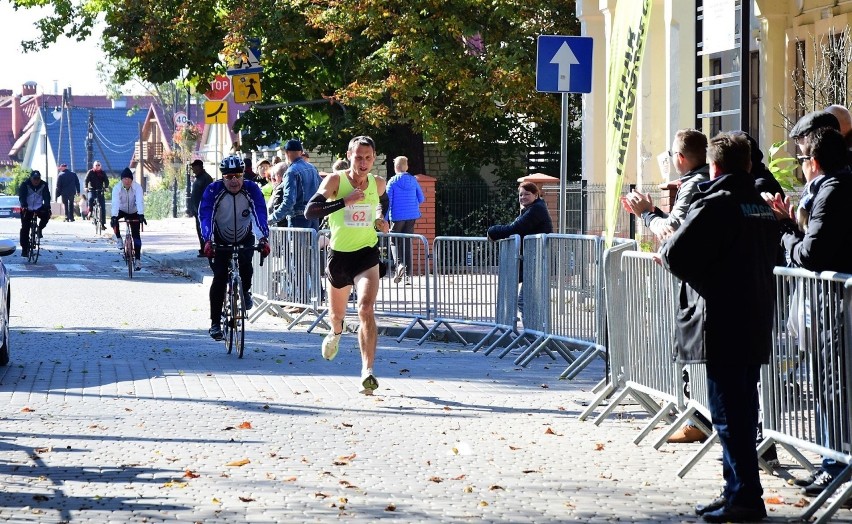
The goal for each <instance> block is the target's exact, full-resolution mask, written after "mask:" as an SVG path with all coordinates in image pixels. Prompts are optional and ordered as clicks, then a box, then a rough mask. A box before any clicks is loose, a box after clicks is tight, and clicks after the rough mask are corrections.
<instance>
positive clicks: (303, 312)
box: [286, 308, 316, 331]
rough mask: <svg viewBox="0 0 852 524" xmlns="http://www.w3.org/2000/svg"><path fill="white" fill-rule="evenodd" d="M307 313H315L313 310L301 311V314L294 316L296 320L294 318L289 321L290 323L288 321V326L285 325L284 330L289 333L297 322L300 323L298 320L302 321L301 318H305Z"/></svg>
mask: <svg viewBox="0 0 852 524" xmlns="http://www.w3.org/2000/svg"><path fill="white" fill-rule="evenodd" d="M308 313H316V311H314V310H313V309H307V308H305V309H303V310H302V312H301V313H299V314H298V315H297V316H296V318H294V319H293V320H291V321H290V324H288V325H287V328H286V329H287V331H290V330H291V329H293V326H295V325H296V324H298V323H299V321H300V320H302V319H303V318H305V317H306V316H307V315H308Z"/></svg>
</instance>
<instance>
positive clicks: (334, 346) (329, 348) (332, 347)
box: [322, 332, 343, 360]
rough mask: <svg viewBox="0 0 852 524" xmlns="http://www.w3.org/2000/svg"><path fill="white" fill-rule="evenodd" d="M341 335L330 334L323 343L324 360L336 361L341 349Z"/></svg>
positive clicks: (341, 333)
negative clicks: (335, 358) (338, 351)
mask: <svg viewBox="0 0 852 524" xmlns="http://www.w3.org/2000/svg"><path fill="white" fill-rule="evenodd" d="M341 335H343V332H340V333H329V334H328V335H326V336H325V338H324V339H323V341H322V358H324V359H326V360H334V357H336V356H337V350H338V349H339V348H340V336H341Z"/></svg>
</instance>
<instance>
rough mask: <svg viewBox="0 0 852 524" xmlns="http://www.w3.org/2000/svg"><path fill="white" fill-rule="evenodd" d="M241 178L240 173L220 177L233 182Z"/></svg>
mask: <svg viewBox="0 0 852 524" xmlns="http://www.w3.org/2000/svg"><path fill="white" fill-rule="evenodd" d="M242 177H243V174H242V173H228V174H227V175H222V178H224V179H225V180H233V179H235V178H242Z"/></svg>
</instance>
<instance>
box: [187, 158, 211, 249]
mask: <svg viewBox="0 0 852 524" xmlns="http://www.w3.org/2000/svg"><path fill="white" fill-rule="evenodd" d="M189 167H190V168H192V173H193V175H195V180H194V181H193V182H192V192H191V193H190V195H189V198H190V212H191V213H192V216H194V217H195V233H196V234H197V235H198V246H199V247H198V256H199V257H203V256H204V239H203V238H201V223H200V222H199V221H198V206H199V204H201V197H202V196H204V190H205V189H207V186H209V185H210V184H211V183H212V182H213V177H212V176H210V175H209V174H208V173H207V171H205V170H204V162H203V161H201V160H199V159H195V160H193V161H192V163H191V164H189Z"/></svg>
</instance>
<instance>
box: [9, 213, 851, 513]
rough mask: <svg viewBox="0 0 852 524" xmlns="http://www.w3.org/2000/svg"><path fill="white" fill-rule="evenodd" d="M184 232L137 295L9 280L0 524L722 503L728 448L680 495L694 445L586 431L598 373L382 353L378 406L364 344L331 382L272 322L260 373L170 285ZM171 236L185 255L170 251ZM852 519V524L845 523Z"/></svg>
mask: <svg viewBox="0 0 852 524" xmlns="http://www.w3.org/2000/svg"><path fill="white" fill-rule="evenodd" d="M162 222H166V221H162ZM179 222H180V221H175V222H174V223H173V222H169V223H168V224H167V223H162V224H160V223H158V222H154V221H152V224H151V225H150V226H149V228H148V232H147V233H146V235H145V237H144V240H145V245H144V246H143V254H144V256H143V258H144V260H145V271H144V272H143V273H142V274H141V276H140V278H135V277H134V280H133V281H130V280H129V279H127V278H126V277H123V276H122V274H121V272H120V271H114V272H112V271H107V272H106V273H105V274H98V273H97V272H94V273H93V272H77V273H70V272H56V273H55V274H49V273H46V272H36V271H32V272H29V273H27V272H25V271H18V272H15V273H14V274H13V277H12V278H13V282H12V285H13V295H12V297H13V298H12V311H13V318H12V338H11V342H12V361H11V362H10V364H9V365H8V366H6V367H3V368H0V406H2V419H0V482H2V483H3V491H2V494H0V519H3V520H5V521H8V522H81V523H82V522H115V523H125V522H173V521H181V522H205V523H211V522H251V523H264V522H328V521H340V522H376V521H388V522H390V521H393V522H480V521H485V522H608V521H635V522H696V521H698V519H697V518H696V517H695V516H694V515H693V505H694V504H695V503H696V502H702V501H707V500H710V499H712V498H713V497H714V496H715V495H716V494H717V493H718V490H719V488H720V486H721V465H720V463H719V462H718V460H717V458H718V456H719V453H718V447H717V448H715V450H714V451H713V452H711V453H709V454H708V456H706V457H705V458H704V459H703V460H701V461H700V462H699V463H698V465H697V466H696V467H695V468H693V469H692V470H691V471H690V472H689V473H688V474H687V476H686V477H685V478H684V479H678V478H677V477H676V475H675V472H676V471H677V470H678V469H679V468H680V467H681V466H682V464H683V463H685V462H686V460H687V459H688V458H689V456H690V455H691V454H692V453H693V452H694V451H695V450H697V449H698V447H697V445H666V446H663V447H662V448H661V450H660V451H656V450H654V449H653V447H652V446H651V443H652V442H653V435H652V437H651V438H649V439H646V440H645V441H643V442H642V443H640V444H639V445H635V444H633V439H634V438H635V437H636V435H637V434H638V433H639V431H641V429H642V427H643V425H644V423H645V420H646V418H647V417H646V416H645V415H644V413H642V412H641V411H640V410H639V409H638V407H637V406H635V405H628V406H625V407H619V408H617V410H616V412H615V414H614V416H612V417H611V418H609V419H608V420H606V421H604V422H603V423H602V424H601V425H599V426H598V425H595V424H594V423H593V422H591V421H587V422H580V421H578V419H577V415H578V414H579V413H580V411H582V409H583V406H582V403H583V402H584V401H587V400H588V399H590V398H591V396H592V395H591V393H590V389H591V388H592V387H593V386H594V385H595V384H596V383H597V382H598V381H599V380H600V379H601V378H602V377H603V374H604V370H603V364H602V363H601V362H597V363H595V364H594V365H593V366H592V367H590V368H588V369H586V370H585V371H584V372H583V373H581V375H580V376H579V377H578V378H577V379H575V380H574V381H559V380H557V377H558V375H559V373H560V372H561V371H562V369H564V367H565V366H564V363H563V364H560V363H556V362H554V361H552V360H550V359H549V358H548V357H543V358H540V359H538V360H536V361H534V362H533V363H532V364H531V365H530V366H529V368H527V369H522V368H518V367H515V366H513V365H512V362H511V360H510V358H509V357H507V358H506V359H503V360H500V359H497V358H496V356H494V355H492V356H484V355H482V354H480V353H472V352H471V351H470V348H469V347H467V348H464V347H462V346H460V345H458V344H447V343H437V342H427V343H425V344H423V345H422V346H418V345H417V344H416V343H415V342H414V341H411V340H405V341H403V342H402V343H399V344H398V343H396V342H395V340H393V339H392V338H389V337H381V338H380V340H379V350H378V358H377V364H376V368H375V369H376V373H377V375H378V378H379V383H380V388H379V390H378V391H377V392H376V395H375V396H374V397H365V396H362V395H360V394H358V390H359V385H358V382H359V381H358V376H357V375H358V372H359V370H360V359H359V357H358V351H357V343H356V339H355V336H354V335H346V336H344V338H343V340H342V345H341V351H340V354H339V356H338V357H337V358H336V359H335V360H334V361H332V362H326V361H324V360H323V359H322V358H321V357H320V354H319V344H320V341H321V336H322V334H319V333H313V334H310V333H305V332H301V331H295V330H294V331H292V332H288V331H285V330H283V329H282V325H281V322H280V321H279V320H278V319H276V318H274V317H272V316H269V315H264V316H263V317H261V319H259V320H258V321H257V322H256V323H254V324H251V325H249V328H248V333H247V340H246V343H247V349H246V355H245V358H243V359H242V360H239V359H237V358H236V357H235V356H234V355H226V354H225V349H224V346H223V345H222V344H221V343H215V342H213V341H211V340H210V339H209V338H208V337H207V335H206V331H205V330H206V327H207V325H208V321H207V318H208V315H207V305H206V302H207V298H206V297H207V295H206V293H207V287H206V286H205V285H203V284H200V283H198V282H195V281H192V280H191V279H187V278H184V277H182V276H179V275H176V274H174V273H175V272H174V271H172V270H162V269H159V268H158V267H157V265H156V264H157V263H158V261H166V262H167V263H168V264H169V265H170V266H172V267H175V266H180V263H179V260H180V259H181V257H183V259H184V260H186V265H187V267H197V268H198V271H199V272H203V265H200V264H197V262H195V261H194V260H192V257H194V254H195V251H194V250H195V249H197V247H195V246H194V245H192V244H191V242H188V241H187V240H186V238H183V237H181V235H180V234H179V230H178V229H177V228H178V227H182V225H181V224H180V223H179ZM185 222H186V223H189V222H188V221H185ZM190 224H191V223H190ZM72 225H73V224H72ZM72 225H68V226H67V227H65V226H63V224H61V223H60V224H55V226H56V227H53V226H54V224H52V225H51V226H52V229H53V231H50V230H48V231H46V233H48V235H46V245H48V246H50V250H49V251H48V252H47V253H46V254H45V255H44V261H43V262H44V264H46V265H49V264H56V263H59V261H58V259H60V258H61V259H63V263H69V264H84V265H91V264H93V263H94V264H96V265H99V266H101V267H105V268H106V267H108V266H109V265H110V264H111V263H112V262H114V258H115V253H112V252H111V251H109V250H110V247H111V246H110V245H109V244H108V243H107V242H106V240H103V241H96V242H94V243H91V244H90V245H89V246H88V248H87V250H85V251H83V252H79V253H73V252H72V251H73V249H72V248H73V246H74V245H77V244H79V243H80V242H79V238H78V236H77V233H76V232H75V230H72V229H71V226H72ZM161 228H162V229H161ZM167 228H173V229H174V231H172V230H169V229H167ZM160 230H162V231H170V232H171V233H170V234H169V235H164V237H166V236H169V238H170V240H168V242H170V243H172V244H174V245H172V244H168V245H167V244H166V243H165V241H164V242H163V244H162V245H161V246H160V247H161V249H159V250H158V238H157V232H158V231H160ZM0 233H3V234H7V235H8V234H9V233H8V231H5V230H3V229H2V227H0ZM172 233H174V234H172ZM193 235H194V231H193ZM193 238H194V236H193V237H188V239H189V240H190V241H191V240H193ZM175 239H179V240H175ZM178 243H182V245H183V247H184V249H183V250H181V249H177V244H178ZM169 246H171V247H169ZM167 248H168V249H167ZM101 252H103V254H101ZM59 253H62V255H60V254H59ZM13 256H17V255H13ZM52 257H53V258H52ZM87 257H89V258H91V257H95V260H94V261H91V260H89V261H87V260H86V258H87ZM98 257H100V258H98ZM6 261H8V262H10V263H11V262H15V263H20V257H19V256H18V259H17V260H13V259H12V258H8V259H6ZM39 264H42V261H41V260H40V261H39ZM657 432H659V430H657ZM781 460H782V463H783V464H785V465H788V466H791V465H792V460H791V459H790V458H789V457H787V456H786V455H785V454H784V453H783V452H782V453H781ZM792 472H793V473H795V474H802V472H801V471H797V470H793V471H792ZM762 480H763V482H764V487H765V491H766V493H765V498H767V499H768V500H769V501H770V503H769V504H768V505H767V507H768V509H769V511H770V516H771V520H774V521H779V522H780V521H782V520H785V519H786V518H788V517H792V516H794V515H796V514H798V513H800V512H801V511H802V509H800V508H797V507H795V504H797V503H799V501H800V500H801V497H800V496H799V495H798V494H797V492H796V491H795V489H794V488H793V487H789V486H788V485H787V484H786V482H785V479H784V478H783V476H781V475H778V476H769V475H766V474H762ZM836 517H837V518H836V520H837V521H843V522H852V512H850V511H849V510H841V512H840V513H839V514H838V515H837V516H836Z"/></svg>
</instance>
